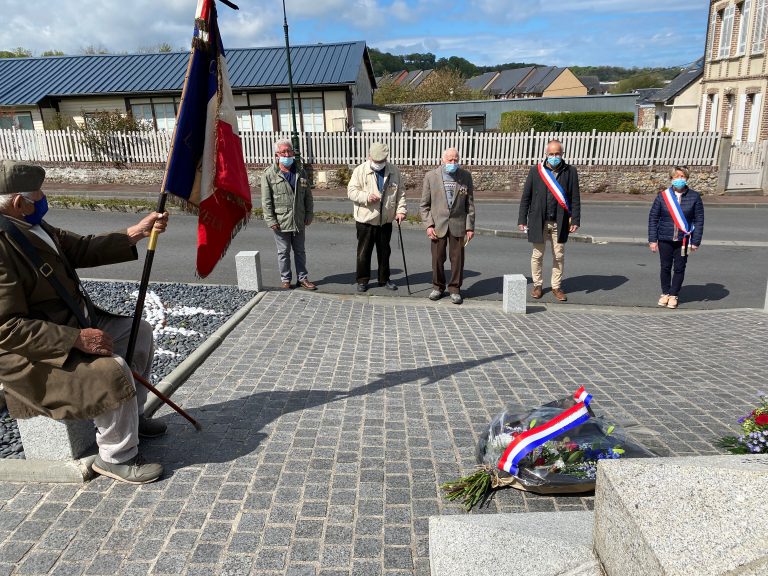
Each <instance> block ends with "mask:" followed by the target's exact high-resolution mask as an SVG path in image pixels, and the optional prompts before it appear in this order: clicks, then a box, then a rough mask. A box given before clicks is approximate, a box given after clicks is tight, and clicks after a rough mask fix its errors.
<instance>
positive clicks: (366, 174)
mask: <svg viewBox="0 0 768 576" xmlns="http://www.w3.org/2000/svg"><path fill="white" fill-rule="evenodd" d="M371 192H377V193H378V192H379V187H378V184H377V183H376V173H375V172H374V171H373V170H372V169H371V165H370V164H369V163H368V162H367V161H366V162H363V163H362V164H360V166H358V167H357V168H355V169H354V171H353V172H352V177H351V178H350V179H349V184H347V196H348V197H349V199H350V200H352V202H354V204H355V208H354V212H353V214H354V216H355V221H357V222H362V223H363V224H373V225H375V226H381V225H382V224H389V223H390V222H392V221H393V220H394V219H395V215H396V214H407V213H408V208H407V207H406V203H405V186H403V184H402V182H401V180H400V170H399V169H398V168H397V166H395V165H394V164H391V163H389V162H387V165H386V167H385V168H384V192H383V194H382V197H381V201H380V202H373V203H371V202H368V195H369V194H370V193H371Z"/></svg>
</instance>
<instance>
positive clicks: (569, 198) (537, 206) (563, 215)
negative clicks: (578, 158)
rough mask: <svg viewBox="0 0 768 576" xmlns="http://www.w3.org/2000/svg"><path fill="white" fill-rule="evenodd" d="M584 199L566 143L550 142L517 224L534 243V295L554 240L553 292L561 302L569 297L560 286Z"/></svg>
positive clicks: (538, 290) (531, 176)
mask: <svg viewBox="0 0 768 576" xmlns="http://www.w3.org/2000/svg"><path fill="white" fill-rule="evenodd" d="M580 221H581V200H580V198H579V175H578V173H577V172H576V168H575V167H573V166H571V165H570V164H567V163H565V162H564V161H563V145H562V143H561V142H560V141H559V140H550V141H549V142H548V143H547V152H546V158H545V160H544V161H543V162H540V163H538V164H536V165H535V166H532V167H531V170H530V172H529V173H528V178H527V179H526V180H525V185H524V187H523V195H522V198H521V199H520V213H519V215H518V219H517V225H518V227H519V228H520V230H521V231H523V232H528V242H531V243H532V244H533V254H532V255H531V277H532V280H533V290H532V291H531V296H532V297H533V298H535V299H537V300H538V299H539V298H541V296H542V294H543V293H544V291H543V285H544V276H543V274H542V265H543V263H544V245H545V244H546V241H547V239H549V241H550V242H551V243H552V294H553V295H554V296H555V298H557V299H558V300H559V301H560V302H565V301H566V300H568V297H567V296H566V294H565V292H563V289H562V287H561V283H562V280H563V270H564V268H565V243H566V242H568V234H569V233H571V232H576V230H578V229H579V223H580Z"/></svg>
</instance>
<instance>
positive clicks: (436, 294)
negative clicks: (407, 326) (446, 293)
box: [429, 290, 443, 301]
mask: <svg viewBox="0 0 768 576" xmlns="http://www.w3.org/2000/svg"><path fill="white" fill-rule="evenodd" d="M442 297H443V293H442V292H441V291H440V290H432V292H430V293H429V299H430V300H433V301H434V300H440V298H442Z"/></svg>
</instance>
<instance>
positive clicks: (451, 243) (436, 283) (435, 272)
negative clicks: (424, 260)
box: [431, 234, 464, 294]
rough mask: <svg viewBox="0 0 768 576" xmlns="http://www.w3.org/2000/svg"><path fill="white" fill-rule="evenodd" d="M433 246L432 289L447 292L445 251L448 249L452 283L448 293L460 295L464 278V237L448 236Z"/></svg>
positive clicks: (434, 242)
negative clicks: (444, 267)
mask: <svg viewBox="0 0 768 576" xmlns="http://www.w3.org/2000/svg"><path fill="white" fill-rule="evenodd" d="M431 244H432V287H433V288H434V289H435V290H440V291H441V292H442V291H443V290H445V270H444V269H443V266H445V249H446V248H448V258H449V259H450V261H451V281H450V282H448V292H450V293H451V294H458V293H459V289H460V288H461V282H462V279H463V277H464V237H463V236H451V235H450V234H446V235H445V236H443V237H442V238H438V239H437V240H431Z"/></svg>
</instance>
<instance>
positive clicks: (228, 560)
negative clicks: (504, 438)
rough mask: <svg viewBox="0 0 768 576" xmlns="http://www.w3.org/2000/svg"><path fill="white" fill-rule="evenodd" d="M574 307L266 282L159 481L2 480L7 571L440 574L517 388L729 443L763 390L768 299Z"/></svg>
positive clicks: (506, 503) (680, 446)
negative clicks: (485, 448)
mask: <svg viewBox="0 0 768 576" xmlns="http://www.w3.org/2000/svg"><path fill="white" fill-rule="evenodd" d="M559 310H562V311H551V312H540V313H533V314H529V315H527V316H506V315H504V314H502V313H501V311H500V307H499V306H498V303H496V304H483V303H468V304H467V305H465V306H461V307H459V306H452V305H451V304H450V303H448V302H447V301H441V302H438V303H435V304H432V303H429V302H423V303H412V302H405V303H404V302H402V300H399V301H395V300H386V299H382V300H381V301H373V300H368V299H366V298H362V299H360V298H354V297H348V298H344V297H334V296H328V295H318V294H308V293H298V292H291V293H287V292H285V293H283V292H280V293H269V294H267V295H266V297H265V298H264V300H263V301H262V302H261V303H260V304H259V305H258V306H257V307H256V308H255V309H254V310H253V311H252V312H251V313H250V314H249V316H248V317H247V318H246V319H245V321H244V322H243V323H241V324H240V326H239V327H238V328H236V329H235V331H234V332H232V333H231V334H230V336H229V337H228V338H227V339H226V341H225V342H224V343H223V344H222V346H221V347H220V348H218V349H217V350H216V352H214V354H213V355H212V356H211V357H209V359H208V360H207V361H206V362H205V363H204V364H203V365H202V366H201V367H200V368H199V369H198V370H197V371H196V372H195V374H194V375H193V376H192V377H191V378H190V379H189V380H188V381H187V383H186V384H185V385H184V386H183V387H182V388H181V389H180V390H179V391H178V392H177V393H176V394H175V395H174V399H175V400H176V401H177V402H178V403H179V404H181V405H182V406H184V407H185V408H186V409H188V410H190V412H191V414H192V415H193V416H194V417H195V418H196V419H197V420H198V421H199V422H200V423H201V424H202V425H203V427H204V429H203V432H202V433H196V432H195V431H194V430H193V429H192V428H191V427H190V426H189V425H188V424H187V423H186V422H185V421H184V420H183V419H182V418H180V417H179V416H176V415H175V414H171V413H169V412H168V411H166V410H163V411H161V412H160V413H159V415H158V416H159V417H161V418H162V419H163V420H164V421H166V422H167V423H168V424H169V434H168V435H166V436H165V437H164V438H161V439H157V440H153V441H149V442H146V444H145V445H144V446H143V451H144V452H145V454H146V455H147V456H148V457H149V458H158V459H161V460H162V461H163V462H164V464H165V465H166V467H167V471H166V474H165V475H164V477H163V479H162V480H161V481H159V482H156V483H154V484H149V485H145V486H140V487H135V486H129V485H125V484H119V483H115V482H113V481H111V480H108V479H105V478H101V477H99V478H97V479H95V480H93V481H91V482H90V483H88V484H86V485H84V486H79V485H49V484H34V483H27V484H15V483H5V484H2V485H0V574H11V573H13V574H46V573H51V574H61V575H63V574H110V575H121V576H123V575H131V574H142V575H143V574H174V575H177V574H188V575H193V574H206V575H209V574H222V575H225V574H226V575H239V574H243V575H245V574H259V575H271V574H275V575H277V574H281V575H283V574H285V575H293V576H298V575H323V576H337V575H338V576H341V575H354V576H365V575H378V574H382V575H387V576H396V575H398V576H399V575H406V574H408V575H410V574H419V575H428V574H429V559H428V558H429V551H428V533H427V530H428V517H429V516H430V515H435V514H464V513H465V512H464V511H463V509H462V508H460V507H459V506H458V505H456V504H453V503H447V502H446V501H444V500H443V499H441V496H440V493H439V490H438V484H439V483H441V482H444V481H447V480H451V479H454V478H455V477H456V476H457V475H459V474H460V473H463V472H467V471H469V470H471V469H472V467H473V465H474V449H475V440H476V433H477V432H478V431H479V430H480V429H481V428H482V427H483V426H484V425H485V424H487V422H488V421H489V420H490V419H491V418H492V417H493V416H494V415H496V413H498V412H499V411H500V410H501V409H502V408H503V407H504V406H505V405H509V404H523V405H527V406H537V405H539V404H541V403H543V402H546V401H549V400H552V399H554V398H557V397H562V396H565V395H567V394H569V393H571V392H573V391H574V390H575V389H576V388H577V387H578V386H579V385H581V384H584V385H586V386H587V388H588V390H589V391H590V392H591V393H592V394H593V395H594V401H593V407H594V408H595V410H596V412H597V413H603V414H607V415H610V416H611V417H613V418H615V419H617V420H618V421H621V422H623V423H626V424H628V425H630V429H636V430H637V433H638V437H640V436H643V435H644V437H645V439H646V440H647V441H648V442H649V443H651V444H653V445H654V447H655V448H656V449H657V450H658V451H659V452H660V453H662V454H670V455H693V454H712V453H716V449H715V448H714V447H713V445H712V443H711V441H712V440H713V439H714V438H716V437H717V436H720V435H722V434H724V433H727V432H729V431H733V430H734V425H735V420H736V418H737V417H738V416H740V415H742V414H743V413H744V412H745V411H746V410H747V408H748V407H750V406H752V405H753V403H754V400H755V398H756V397H755V394H756V392H757V391H758V390H759V389H765V388H766V382H765V366H766V365H767V364H768V352H766V347H765V342H766V340H767V339H768V315H766V314H764V313H762V312H760V311H756V310H733V311H709V312H687V311H678V312H676V313H672V314H670V313H668V312H667V313H663V312H661V311H659V312H656V311H646V312H632V311H625V312H621V311H617V310H612V311H600V310H590V311H582V310H578V309H576V308H573V307H572V308H570V309H569V308H568V307H567V306H562V307H560V308H559ZM641 428H644V429H645V431H643V430H642V429H641ZM591 506H592V498H590V497H574V496H570V497H542V496H533V495H528V494H525V493H522V492H518V491H515V490H513V489H505V490H501V491H499V492H497V493H496V496H495V498H494V499H493V500H492V501H491V502H490V504H489V506H488V507H487V508H485V509H483V510H476V511H473V513H495V512H525V511H554V510H584V509H589V508H591Z"/></svg>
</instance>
